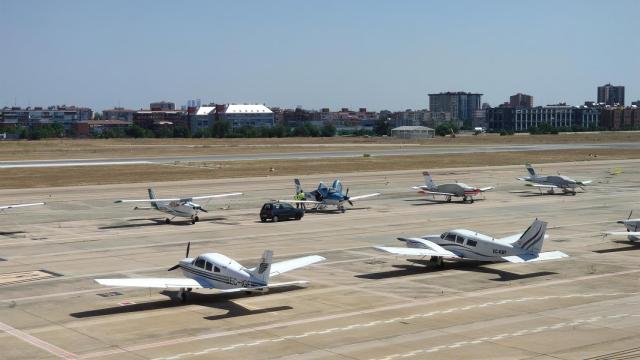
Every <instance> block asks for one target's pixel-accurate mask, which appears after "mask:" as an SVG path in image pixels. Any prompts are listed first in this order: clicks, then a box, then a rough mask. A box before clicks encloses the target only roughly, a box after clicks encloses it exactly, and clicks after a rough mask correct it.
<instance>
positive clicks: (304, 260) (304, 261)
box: [269, 255, 326, 286]
mask: <svg viewBox="0 0 640 360" xmlns="http://www.w3.org/2000/svg"><path fill="white" fill-rule="evenodd" d="M324 260H326V259H325V258H324V257H322V256H319V255H311V256H305V257H301V258H297V259H291V260H285V261H280V262H277V263H273V264H271V272H269V276H276V275H280V274H284V273H286V272H287V271H291V270H295V269H298V268H301V267H305V266H308V265H311V264H315V263H317V262H320V261H324ZM269 286H272V285H269Z"/></svg>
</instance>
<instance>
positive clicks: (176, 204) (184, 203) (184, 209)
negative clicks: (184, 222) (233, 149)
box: [115, 188, 242, 224]
mask: <svg viewBox="0 0 640 360" xmlns="http://www.w3.org/2000/svg"><path fill="white" fill-rule="evenodd" d="M148 191H149V199H142V200H116V201H115V203H116V204H121V203H135V202H147V203H151V207H138V206H136V207H135V208H134V210H158V211H161V212H163V213H166V214H169V215H171V216H172V217H171V218H166V219H165V220H164V222H165V223H167V224H169V223H171V220H173V219H174V218H176V217H184V218H189V219H191V223H192V224H195V223H196V222H198V221H200V218H199V217H198V212H199V211H202V212H208V211H207V210H205V209H204V208H203V207H202V206H201V205H198V204H196V203H194V202H193V201H194V200H202V199H214V198H222V197H227V196H237V195H242V193H240V192H236V193H228V194H219V195H205V196H192V197H187V198H174V199H158V198H157V197H156V193H155V190H154V189H153V188H149V189H148Z"/></svg>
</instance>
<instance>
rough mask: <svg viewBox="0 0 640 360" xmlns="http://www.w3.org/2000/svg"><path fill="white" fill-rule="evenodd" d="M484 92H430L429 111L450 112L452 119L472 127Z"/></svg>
mask: <svg viewBox="0 0 640 360" xmlns="http://www.w3.org/2000/svg"><path fill="white" fill-rule="evenodd" d="M481 99H482V94H477V93H467V92H462V91H459V92H445V93H439V94H429V111H431V112H432V113H434V112H435V113H441V112H445V113H450V114H451V119H452V120H454V121H456V122H458V123H460V122H462V123H463V124H464V125H465V126H467V127H470V126H471V123H472V120H473V115H474V113H475V111H476V110H480V104H481Z"/></svg>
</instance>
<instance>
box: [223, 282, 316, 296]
mask: <svg viewBox="0 0 640 360" xmlns="http://www.w3.org/2000/svg"><path fill="white" fill-rule="evenodd" d="M307 283H309V282H308V281H305V280H299V281H288V282H281V283H275V284H269V285H267V286H261V287H250V288H235V289H222V290H220V292H222V293H234V292H240V291H263V290H265V289H272V288H278V287H285V286H292V285H304V284H307Z"/></svg>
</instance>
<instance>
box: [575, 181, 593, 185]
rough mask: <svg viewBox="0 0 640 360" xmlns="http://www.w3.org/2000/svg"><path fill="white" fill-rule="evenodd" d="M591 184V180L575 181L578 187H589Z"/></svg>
mask: <svg viewBox="0 0 640 360" xmlns="http://www.w3.org/2000/svg"><path fill="white" fill-rule="evenodd" d="M592 182H593V181H592V180H584V181H576V183H577V184H578V185H589V184H591V183H592Z"/></svg>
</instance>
